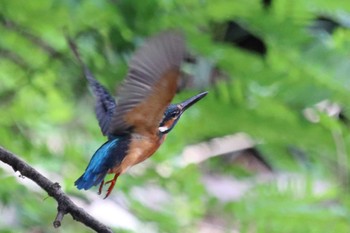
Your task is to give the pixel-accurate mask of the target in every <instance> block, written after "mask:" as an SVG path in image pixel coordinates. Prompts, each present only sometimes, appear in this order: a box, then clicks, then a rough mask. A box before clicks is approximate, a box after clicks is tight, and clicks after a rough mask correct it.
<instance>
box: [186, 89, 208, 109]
mask: <svg viewBox="0 0 350 233" xmlns="http://www.w3.org/2000/svg"><path fill="white" fill-rule="evenodd" d="M207 94H208V92H207V91H205V92H202V93H200V94H198V95H195V96H193V97H191V98H189V99H187V100H185V101H183V102H182V103H180V104H179V105H180V107H181V112H184V111H185V110H186V109H188V108H189V107H191V106H192V105H194V104H195V103H197V102H198V101H199V100H201V99H202V98H203V97H204V96H206V95H207Z"/></svg>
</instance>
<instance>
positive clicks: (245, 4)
mask: <svg viewBox="0 0 350 233" xmlns="http://www.w3.org/2000/svg"><path fill="white" fill-rule="evenodd" d="M265 2H268V1H265ZM321 16H323V17H329V18H331V19H334V20H335V21H337V22H339V25H338V27H336V28H335V30H334V31H332V32H329V31H326V30H323V29H322V28H321V29H320V28H317V27H315V23H316V19H317V18H318V17H321ZM232 20H234V21H235V22H238V23H239V24H240V25H242V26H244V28H246V29H247V30H249V31H250V32H252V33H253V34H254V35H256V36H258V37H259V38H261V39H262V41H263V42H264V43H265V46H266V54H264V55H259V54H257V53H253V52H251V51H247V50H244V49H241V48H238V47H237V46H234V45H232V44H230V43H225V42H223V33H222V28H223V29H225V25H226V23H227V22H228V21H232ZM349 25H350V2H348V1H343V0H334V1H324V0H310V1H302V0H296V1H287V0H272V1H271V5H270V6H263V1H252V0H244V1H243V0H237V1H224V0H218V1H199V0H183V1H167V0H163V1H156V0H149V1H134V0H110V1H100V0H89V1H87V0H85V1H84V0H45V1H44V0H37V1H19V0H3V1H1V2H0V32H1V36H0V71H1V72H0V112H1V117H0V126H1V127H0V140H1V146H3V147H5V148H7V149H9V150H11V151H12V152H14V153H16V154H18V155H21V156H23V159H24V160H26V161H27V162H29V163H30V164H31V165H33V166H34V167H35V168H37V169H39V170H40V171H44V174H45V175H47V176H48V177H49V178H50V179H52V180H54V181H58V182H60V184H61V185H62V187H63V189H64V191H65V192H67V193H68V194H70V195H71V196H74V197H75V198H77V199H81V200H85V201H86V202H85V203H89V202H90V201H91V197H90V196H89V195H87V194H89V193H90V194H91V195H95V193H94V192H95V191H96V190H92V191H88V192H82V191H78V190H76V188H75V187H74V186H73V183H74V181H75V180H76V178H77V177H79V176H80V175H81V173H82V171H83V169H84V168H85V165H86V164H87V163H88V161H89V159H90V156H91V155H92V153H93V152H94V151H95V150H96V149H97V148H98V147H99V146H100V145H101V144H102V143H103V142H104V140H105V139H104V138H103V137H102V135H101V133H100V131H99V128H98V124H97V121H96V120H95V116H94V113H93V97H92V96H91V94H90V92H89V91H88V88H87V85H86V81H85V79H84V77H83V76H82V74H81V71H80V69H79V67H78V65H77V64H76V62H75V61H74V59H73V57H72V55H71V52H70V50H69V48H68V46H67V44H66V41H65V34H69V35H71V36H73V37H74V38H76V40H77V44H78V45H79V47H80V50H81V53H82V55H83V59H84V60H85V61H86V62H87V64H88V65H89V67H91V69H92V70H93V72H94V74H95V76H96V77H97V78H98V79H99V80H100V81H101V82H102V83H103V84H105V85H106V86H107V87H108V88H109V89H110V91H111V92H114V90H115V88H114V87H115V85H118V84H119V83H120V82H121V81H122V80H123V77H124V75H125V74H126V72H127V61H128V59H129V58H130V55H131V54H132V52H133V50H134V48H135V47H137V46H138V45H139V44H140V43H141V42H142V40H143V39H144V38H145V37H147V36H150V35H152V34H155V33H156V32H159V31H161V30H164V29H167V28H181V29H183V30H184V32H185V34H186V36H187V38H188V46H189V48H190V49H191V51H192V52H193V53H194V54H195V55H200V56H202V57H205V58H207V59H208V60H210V61H212V62H213V63H214V64H216V66H217V67H218V68H219V69H220V70H221V71H223V72H224V73H225V74H226V75H227V77H228V79H227V80H224V81H219V82H217V83H215V84H214V85H213V86H208V87H206V88H205V89H207V90H209V91H210V94H209V95H208V96H207V97H206V98H205V100H203V102H201V103H200V104H198V106H196V107H195V108H193V109H192V110H191V111H189V112H187V113H186V114H184V116H183V117H182V120H181V121H180V123H179V124H178V125H177V126H176V129H175V130H174V131H173V132H172V133H171V134H170V135H169V136H168V138H167V140H166V142H165V144H164V145H163V146H162V147H161V149H160V150H159V152H157V153H156V155H155V156H153V157H152V159H151V161H150V162H148V165H147V166H148V168H147V169H145V171H142V173H141V175H140V174H137V173H135V174H133V173H132V175H124V176H122V177H121V178H120V180H119V184H118V185H117V188H116V189H119V191H118V192H121V193H124V196H125V198H126V199H127V202H128V203H129V204H128V208H129V211H131V212H132V213H133V214H134V215H135V216H136V217H137V218H138V219H139V220H140V221H141V222H142V223H143V224H144V225H143V226H148V228H149V229H151V230H150V231H151V232H198V231H199V228H198V226H199V224H200V222H201V221H203V220H205V219H208V218H210V217H211V216H215V217H217V218H219V219H221V221H222V222H223V224H222V225H223V228H222V232H231V228H232V229H238V231H239V232H269V233H274V232H276V233H280V232H284V233H287V232H293V233H297V232H300V233H304V232H337V233H341V232H344V233H345V232H349V231H350V216H349V210H350V196H349V188H348V185H349V183H348V181H349V154H348V151H349V149H350V148H349V147H350V134H349V126H348V124H347V123H344V122H342V121H339V119H338V118H334V117H331V116H329V115H327V114H325V113H321V112H318V111H317V109H315V108H314V105H315V104H317V103H319V102H320V101H323V100H326V99H327V100H329V101H332V102H335V103H337V104H339V106H341V107H342V109H343V111H342V114H343V115H344V116H349V109H348V107H347V106H348V103H349V99H350V92H349V86H350V81H349V80H350V79H349V78H348V75H349V72H350V57H349V52H348V51H350V30H349V27H350V26H349ZM195 91H196V90H193V91H192V92H193V93H194V92H195ZM197 91H198V90H197ZM193 93H189V91H185V92H183V93H181V94H179V95H178V96H177V97H176V98H175V101H180V100H183V99H184V98H186V97H188V96H189V95H190V94H193ZM306 108H313V109H314V110H315V112H316V114H317V115H318V118H319V120H318V121H317V122H315V123H313V122H310V121H308V120H307V119H306V118H305V117H304V115H303V111H304V110H305V109H306ZM236 132H246V133H247V134H249V135H251V136H252V137H253V138H254V139H255V140H256V142H258V146H257V149H258V150H259V151H260V152H261V153H262V154H263V155H264V156H265V157H266V159H267V160H268V161H269V163H271V165H272V166H273V167H274V168H275V169H276V170H277V171H284V172H292V173H295V174H298V175H299V176H300V177H303V178H304V181H305V180H306V182H304V183H303V185H301V190H302V193H301V194H300V193H298V190H299V189H300V187H299V186H298V187H295V186H293V185H287V187H284V189H283V191H281V189H280V188H278V187H279V186H278V185H279V183H278V181H271V182H265V183H258V184H257V185H256V186H254V188H252V189H251V190H249V192H248V194H247V195H244V197H242V198H240V199H239V200H236V201H230V202H227V203H223V202H221V201H219V200H217V199H216V198H215V197H213V196H212V195H210V193H208V192H207V191H206V189H205V188H204V185H203V184H202V176H203V173H204V172H210V173H216V174H224V175H227V176H237V177H238V179H242V180H245V179H248V178H247V176H248V177H251V179H254V178H253V177H254V174H250V173H249V172H246V171H242V174H241V175H237V173H240V172H239V170H237V171H236V170H235V171H236V172H233V171H232V169H235V167H233V166H230V165H228V164H227V163H225V161H222V160H220V159H217V158H216V159H213V160H212V161H210V160H209V161H206V162H204V163H205V164H204V166H202V165H201V166H200V165H198V166H197V165H196V166H195V165H190V166H186V167H181V166H179V165H178V154H179V153H180V152H181V150H182V149H183V148H184V147H185V146H186V145H188V144H192V143H196V142H200V141H204V140H207V139H211V138H214V137H218V136H223V135H227V134H233V133H236ZM290 148H294V149H298V151H301V153H303V154H306V155H307V161H299V160H297V159H295V157H293V156H292V153H291V150H290ZM5 167H6V166H2V168H4V169H2V170H0V182H1V188H0V213H1V216H8V218H7V220H6V219H5V218H4V219H0V231H1V232H56V231H55V230H54V229H53V228H52V224H51V222H52V220H53V219H54V217H55V211H56V204H55V201H54V200H52V199H51V198H46V194H45V193H44V192H42V191H40V190H39V189H38V188H35V185H27V186H23V184H22V183H23V182H24V181H23V180H22V179H21V178H18V179H15V176H14V175H13V173H12V170H10V169H8V170H6V169H5ZM159 167H161V168H164V169H165V170H167V171H168V173H167V175H164V174H163V173H162V172H159V171H158V170H157V169H158V168H159ZM140 169H141V168H140ZM162 174H163V175H162ZM320 180H322V181H324V182H326V183H328V184H330V187H329V188H328V189H327V192H326V193H322V194H321V195H316V194H315V193H314V192H312V190H313V189H312V186H313V184H314V183H315V182H317V181H320ZM26 183H30V182H29V181H27V182H26ZM147 183H155V184H157V185H159V186H160V187H161V188H163V189H164V190H166V191H167V192H168V193H170V194H171V202H169V203H166V205H165V208H163V209H160V210H158V209H157V210H155V209H150V208H149V207H147V206H145V205H143V204H142V203H140V202H139V201H138V200H137V199H135V198H133V195H131V193H132V188H133V187H142V186H143V185H144V184H147ZM31 187H33V188H31ZM92 193H93V194H92ZM115 193H117V191H115ZM85 195H86V196H85ZM148 195H152V193H149V194H148ZM2 218H3V217H2ZM115 221H116V222H117V221H121V220H120V219H118V216H115ZM150 226H151V227H150ZM61 228H62V231H63V232H77V231H78V232H90V230H88V229H86V228H85V227H84V226H83V225H81V224H79V223H77V222H74V220H72V219H71V217H69V216H67V217H65V219H64V223H63V226H62V227H61ZM148 228H147V229H148ZM116 232H129V230H127V229H118V230H117V229H116Z"/></svg>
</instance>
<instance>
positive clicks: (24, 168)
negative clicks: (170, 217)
mask: <svg viewBox="0 0 350 233" xmlns="http://www.w3.org/2000/svg"><path fill="white" fill-rule="evenodd" d="M0 160H1V161H3V162H4V163H6V164H8V165H10V166H11V167H12V168H13V170H14V171H15V172H17V171H19V172H20V173H21V175H23V176H25V177H27V178H29V179H31V180H32V181H34V182H35V183H37V184H38V185H39V186H40V187H41V188H42V189H44V190H45V191H46V192H47V193H48V194H49V196H51V197H53V198H54V199H55V200H56V201H57V204H58V207H57V216H56V218H55V220H54V222H53V225H54V227H55V228H57V227H60V226H61V222H62V219H63V217H64V215H66V214H68V213H69V214H70V215H71V216H72V217H73V219H74V220H76V221H79V222H81V223H83V224H85V225H86V226H88V227H90V228H91V229H93V230H95V231H96V232H101V233H113V232H112V230H111V229H110V228H108V227H107V226H105V225H104V224H102V223H100V222H99V221H97V220H96V219H95V218H93V217H92V216H91V215H89V214H88V213H87V212H85V211H84V210H83V209H82V208H80V207H78V206H77V205H75V204H74V203H73V201H72V200H71V199H70V198H69V197H68V196H67V195H66V194H65V193H64V192H63V191H62V190H61V186H60V185H59V184H58V183H53V182H52V181H50V180H49V179H47V178H46V177H45V176H43V175H42V174H40V173H39V172H38V171H36V170H35V169H34V168H32V167H31V166H30V165H29V164H27V163H26V162H24V161H22V160H21V159H19V158H18V156H16V155H14V154H13V153H11V152H9V151H7V150H5V149H4V148H3V147H1V146H0Z"/></svg>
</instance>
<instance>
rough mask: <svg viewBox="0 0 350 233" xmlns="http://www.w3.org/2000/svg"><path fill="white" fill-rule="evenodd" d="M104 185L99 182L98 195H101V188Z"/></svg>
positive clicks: (103, 182)
mask: <svg viewBox="0 0 350 233" xmlns="http://www.w3.org/2000/svg"><path fill="white" fill-rule="evenodd" d="M104 184H105V181H104V180H102V182H101V184H100V187H99V188H98V195H101V193H102V187H103V185H104Z"/></svg>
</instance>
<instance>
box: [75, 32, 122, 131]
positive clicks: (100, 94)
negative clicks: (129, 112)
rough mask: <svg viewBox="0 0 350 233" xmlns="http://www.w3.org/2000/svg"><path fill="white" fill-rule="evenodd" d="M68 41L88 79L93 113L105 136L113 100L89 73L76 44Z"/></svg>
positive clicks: (112, 109)
mask: <svg viewBox="0 0 350 233" xmlns="http://www.w3.org/2000/svg"><path fill="white" fill-rule="evenodd" d="M68 42H69V46H70V48H71V49H72V51H73V53H74V55H75V57H76V58H77V60H78V61H79V63H80V65H81V66H82V68H83V71H84V75H85V78H86V79H87V80H88V82H89V86H90V88H91V89H92V92H93V93H94V95H95V99H96V102H95V113H96V117H97V120H98V124H99V125H100V128H101V131H102V134H103V135H106V136H107V134H108V129H109V123H110V121H111V118H112V115H113V113H114V111H115V108H116V103H115V100H114V98H113V97H112V96H111V95H110V94H109V92H108V91H107V89H106V88H105V87H104V86H103V85H102V84H100V83H99V82H98V81H97V80H96V78H95V77H94V76H93V74H92V73H91V71H90V69H89V68H88V67H87V66H86V65H85V63H84V62H83V61H82V59H81V58H80V54H79V52H78V48H77V46H76V44H75V43H74V42H73V41H72V40H71V39H70V38H68Z"/></svg>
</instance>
